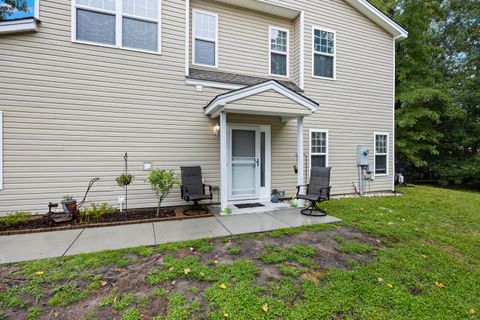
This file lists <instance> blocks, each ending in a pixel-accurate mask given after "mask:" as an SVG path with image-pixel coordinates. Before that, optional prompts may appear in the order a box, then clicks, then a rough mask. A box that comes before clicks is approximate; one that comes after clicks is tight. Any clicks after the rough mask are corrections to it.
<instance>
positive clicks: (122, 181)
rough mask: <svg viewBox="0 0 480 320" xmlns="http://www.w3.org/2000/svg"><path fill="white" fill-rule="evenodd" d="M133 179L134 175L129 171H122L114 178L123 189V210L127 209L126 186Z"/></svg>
mask: <svg viewBox="0 0 480 320" xmlns="http://www.w3.org/2000/svg"><path fill="white" fill-rule="evenodd" d="M133 179H135V177H134V176H133V175H131V174H129V173H122V174H121V175H119V176H118V177H117V179H115V180H116V181H117V185H118V186H119V187H120V188H124V189H125V210H126V209H128V200H127V197H128V186H129V185H130V184H131V183H132V182H133Z"/></svg>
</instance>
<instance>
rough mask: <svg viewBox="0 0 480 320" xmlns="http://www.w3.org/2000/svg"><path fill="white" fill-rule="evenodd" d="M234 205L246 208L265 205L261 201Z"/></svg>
mask: <svg viewBox="0 0 480 320" xmlns="http://www.w3.org/2000/svg"><path fill="white" fill-rule="evenodd" d="M235 207H237V208H238V209H248V208H260V207H265V206H264V205H263V204H261V203H244V204H236V205H235Z"/></svg>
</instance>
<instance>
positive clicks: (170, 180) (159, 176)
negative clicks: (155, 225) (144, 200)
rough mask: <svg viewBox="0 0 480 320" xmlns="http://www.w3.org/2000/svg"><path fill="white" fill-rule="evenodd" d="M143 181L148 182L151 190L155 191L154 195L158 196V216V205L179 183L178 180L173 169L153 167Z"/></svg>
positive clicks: (158, 206)
mask: <svg viewBox="0 0 480 320" xmlns="http://www.w3.org/2000/svg"><path fill="white" fill-rule="evenodd" d="M145 182H148V183H149V184H150V187H151V188H152V191H153V192H155V195H156V196H157V198H158V205H157V217H158V216H159V215H160V207H161V206H162V201H163V200H164V199H165V198H166V197H167V196H168V194H169V193H170V191H171V190H172V189H173V187H175V186H176V185H178V184H180V180H178V179H177V178H176V176H175V173H174V172H173V170H160V169H153V170H151V171H150V173H149V174H148V177H147V179H146V180H145Z"/></svg>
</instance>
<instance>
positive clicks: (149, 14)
mask: <svg viewBox="0 0 480 320" xmlns="http://www.w3.org/2000/svg"><path fill="white" fill-rule="evenodd" d="M74 1H75V3H74V12H73V13H72V32H73V40H75V41H78V42H86V43H92V44H100V45H107V46H113V47H119V48H126V49H133V50H140V51H148V52H160V36H161V32H160V28H161V25H160V21H159V20H160V5H161V3H160V1H161V0H74ZM117 4H118V5H117Z"/></svg>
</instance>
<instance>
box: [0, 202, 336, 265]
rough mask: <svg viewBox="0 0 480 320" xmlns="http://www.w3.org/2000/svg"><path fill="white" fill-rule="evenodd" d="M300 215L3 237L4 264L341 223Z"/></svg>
mask: <svg viewBox="0 0 480 320" xmlns="http://www.w3.org/2000/svg"><path fill="white" fill-rule="evenodd" d="M339 221H341V220H340V219H337V218H334V217H331V216H326V217H307V216H303V215H301V214H299V213H298V209H285V210H277V211H272V212H262V213H247V214H242V215H233V216H228V217H222V216H215V217H208V218H199V219H188V220H176V221H164V222H155V223H145V224H134V225H123V226H114V227H105V228H88V229H77V230H68V231H54V232H43V233H31V234H21V235H12V236H1V237H0V263H10V262H18V261H26V260H36V259H43V258H53V257H61V256H68V255H75V254H79V253H89V252H98V251H103V250H111V249H123V248H134V247H139V246H151V245H157V244H162V243H167V242H177V241H186V240H195V239H202V238H215V237H226V236H231V235H239V234H244V233H255V232H264V231H272V230H277V229H284V228H292V227H299V226H305V225H315V224H324V223H334V222H339Z"/></svg>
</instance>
